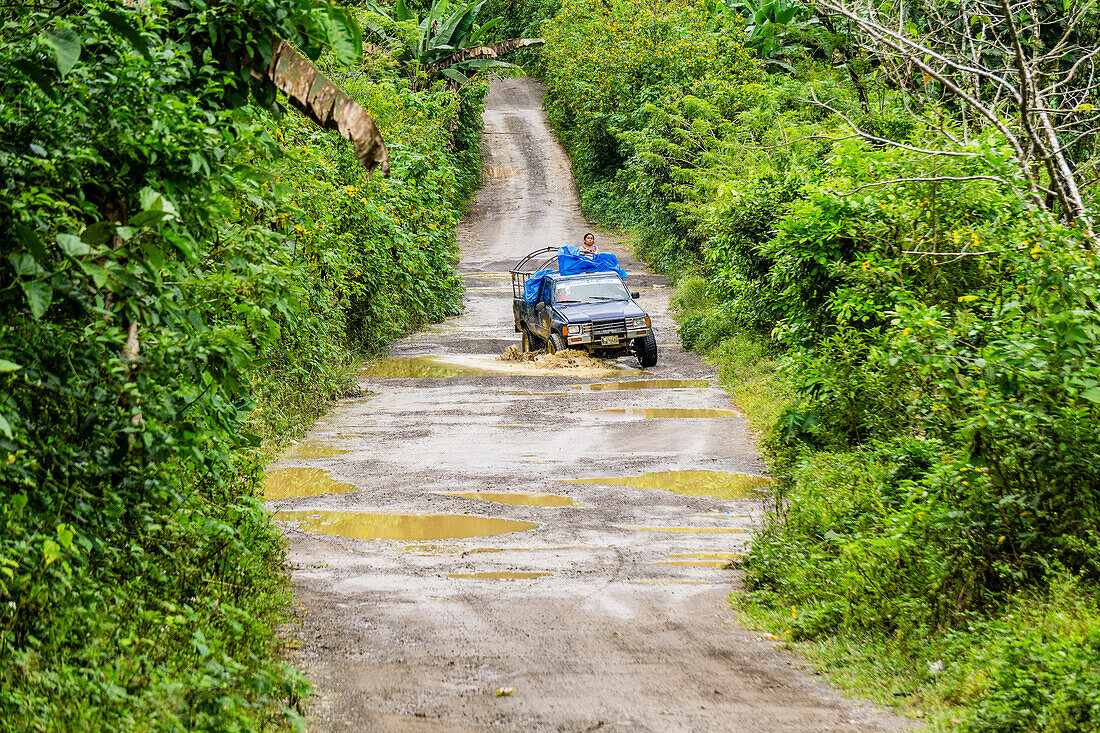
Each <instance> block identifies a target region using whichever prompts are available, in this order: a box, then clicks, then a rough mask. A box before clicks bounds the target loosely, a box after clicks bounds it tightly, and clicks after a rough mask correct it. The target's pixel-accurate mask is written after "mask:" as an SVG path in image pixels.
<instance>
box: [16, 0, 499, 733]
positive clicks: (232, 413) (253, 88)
mask: <svg viewBox="0 0 1100 733" xmlns="http://www.w3.org/2000/svg"><path fill="white" fill-rule="evenodd" d="M0 27H2V32H0V69H2V74H0V232H3V252H2V256H0V496H2V499H0V729H3V730H13V731H16V730H18V731H22V730H32V729H33V730H87V729H108V728H111V729H118V728H122V729H137V730H150V729H182V730H195V729H203V730H214V729H216V730H261V729H270V728H283V727H287V726H293V725H298V724H300V723H301V720H300V718H299V717H298V716H297V713H296V710H295V705H296V702H297V701H298V700H299V699H300V697H301V695H302V694H304V692H305V691H306V689H307V685H306V683H305V681H304V680H303V679H302V678H301V676H300V675H299V674H298V673H297V672H296V671H295V670H293V669H291V668H290V667H288V666H286V665H285V664H284V663H283V662H281V661H280V642H279V640H278V639H277V637H276V629H277V627H278V624H279V623H280V622H281V621H282V620H284V618H285V613H286V611H285V609H286V604H287V587H286V580H285V577H284V571H283V568H282V560H283V548H282V543H281V540H280V538H279V535H278V532H277V531H276V530H275V529H274V528H273V526H272V524H271V522H270V519H269V517H268V515H267V514H266V512H265V511H264V509H263V504H262V498H261V497H260V496H259V493H260V490H259V488H258V485H259V477H260V471H261V468H262V465H263V463H264V460H265V456H266V455H267V450H268V448H269V447H270V446H273V445H276V444H277V443H278V442H279V441H280V440H286V439H287V436H288V434H291V433H293V431H295V430H300V429H302V428H303V427H304V425H306V424H308V422H309V421H310V420H311V419H312V418H313V417H314V416H316V415H317V414H318V411H319V410H320V409H321V408H322V407H323V405H324V404H325V402H326V401H327V400H331V399H332V398H334V397H336V396H338V395H340V394H342V393H343V392H345V391H346V390H347V389H348V388H349V386H350V385H351V384H352V381H351V380H350V378H349V370H350V366H351V365H352V363H353V361H354V359H355V358H356V355H358V354H361V353H363V352H365V351H371V350H375V349H378V348H380V347H381V346H383V345H384V344H385V343H387V342H388V341H389V340H392V339H393V338H395V337H397V336H399V335H401V334H403V333H406V332H408V331H409V330H410V329H412V328H414V327H416V326H417V325H418V324H420V323H423V322H425V321H429V320H433V319H439V318H441V317H443V316H445V315H448V314H453V313H456V312H458V309H459V308H460V304H461V301H460V296H461V283H460V280H459V279H458V277H457V276H456V274H455V272H454V270H453V264H454V262H455V261H456V256H457V251H456V248H455V246H454V242H453V231H454V226H455V224H456V222H457V220H458V217H459V216H460V214H461V210H462V208H463V206H464V204H465V201H466V199H467V197H468V195H469V194H470V193H471V191H472V189H473V188H474V186H476V183H477V177H478V172H479V139H480V126H481V120H480V112H481V105H482V98H483V96H484V93H485V91H486V85H485V84H484V83H483V82H482V81H479V80H477V79H475V80H473V81H471V82H470V83H468V84H465V85H462V86H461V87H459V86H458V85H457V84H454V83H450V82H449V83H446V84H444V83H438V84H431V85H424V84H421V83H420V82H419V81H418V80H416V79H414V78H412V74H410V73H409V72H408V70H407V69H406V68H404V67H402V65H401V64H400V62H399V61H398V58H399V56H400V54H399V53H398V51H399V49H397V48H394V49H393V50H392V52H390V51H378V52H375V53H373V54H372V55H370V56H368V57H366V58H364V57H362V56H361V55H360V50H361V47H362V36H361V33H360V30H359V28H360V26H359V23H358V22H357V20H356V17H355V16H354V15H352V14H350V13H349V12H348V11H345V10H344V9H343V8H341V7H340V6H336V5H332V4H330V3H327V2H321V1H315V0H233V1H230V2H221V3H216V4H215V3H210V4H208V3H205V2H202V1H201V0H187V1H184V2H157V1H156V0H154V2H151V3H141V4H125V3H123V4H120V3H115V2H106V1H105V0H104V1H101V2H100V1H96V2H83V3H70V2H51V3H37V4H35V3H21V4H9V5H7V6H5V7H4V9H3V10H0ZM279 38H282V39H285V40H287V41H288V42H290V43H292V44H294V45H296V46H297V47H298V48H299V49H301V50H302V52H303V53H304V54H305V55H306V56H307V57H309V58H312V59H315V63H316V64H317V65H318V66H319V67H321V69H322V70H323V71H326V72H327V73H328V74H329V76H330V77H331V78H332V79H333V80H334V81H335V82H336V83H337V84H339V85H340V86H341V87H342V88H343V90H344V91H345V92H347V93H348V94H350V95H351V96H352V98H354V99H355V100H357V101H358V103H359V104H360V105H361V106H362V107H363V108H365V109H366V110H367V112H368V113H369V114H370V115H371V116H372V117H373V119H374V121H375V122H376V123H377V126H378V128H379V129H380V131H381V133H382V136H383V138H384V139H385V141H386V144H387V146H388V150H389V163H390V166H391V168H392V176H391V177H388V178H385V177H383V176H382V174H381V173H379V172H376V173H374V174H373V175H371V174H368V173H367V171H366V170H365V169H364V168H363V166H362V165H361V164H360V162H359V161H358V160H357V158H356V156H355V154H354V153H353V151H352V146H351V143H349V142H348V141H347V140H345V139H344V138H343V137H341V136H340V135H339V134H337V133H336V132H333V131H326V130H323V129H321V128H320V127H318V126H317V125H316V124H314V123H313V122H312V121H311V120H309V119H307V118H306V117H305V116H303V115H302V114H300V113H299V112H297V111H294V110H293V109H291V108H290V106H289V105H288V104H287V100H286V99H285V98H282V97H278V98H277V97H276V95H275V89H274V87H273V85H272V83H271V80H270V79H264V78H263V77H262V75H256V74H253V73H251V71H250V70H251V69H252V68H262V67H263V64H264V63H266V60H267V59H269V58H270V57H271V53H272V47H273V44H274V43H275V41H276V40H277V39H279ZM322 52H323V53H322Z"/></svg>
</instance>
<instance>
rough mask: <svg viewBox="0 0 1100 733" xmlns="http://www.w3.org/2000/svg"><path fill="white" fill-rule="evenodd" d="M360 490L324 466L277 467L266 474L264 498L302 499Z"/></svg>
mask: <svg viewBox="0 0 1100 733" xmlns="http://www.w3.org/2000/svg"><path fill="white" fill-rule="evenodd" d="M352 491H358V489H357V488H356V487H355V486H352V485H351V484H348V483H344V482H343V481H337V480H336V479H334V478H332V476H331V475H330V474H329V472H328V471H326V470H324V469H323V468H308V467H304V466H294V467H291V468H275V469H272V470H270V471H267V472H266V473H265V474H264V499H266V500H268V501H277V500H279V499H300V498H302V497H306V496H320V495H321V494H347V493H349V492H352Z"/></svg>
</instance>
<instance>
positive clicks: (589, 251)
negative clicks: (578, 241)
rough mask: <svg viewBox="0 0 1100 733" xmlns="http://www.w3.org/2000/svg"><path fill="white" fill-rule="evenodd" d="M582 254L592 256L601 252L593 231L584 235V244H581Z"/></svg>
mask: <svg viewBox="0 0 1100 733" xmlns="http://www.w3.org/2000/svg"><path fill="white" fill-rule="evenodd" d="M581 254H582V255H584V256H585V257H592V256H593V255H596V254H599V250H598V249H596V235H595V234H593V233H592V232H589V233H588V234H585V235H584V244H582V245H581Z"/></svg>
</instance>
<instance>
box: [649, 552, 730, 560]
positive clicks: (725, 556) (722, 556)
mask: <svg viewBox="0 0 1100 733" xmlns="http://www.w3.org/2000/svg"><path fill="white" fill-rule="evenodd" d="M665 557H691V558H695V559H697V560H740V559H741V558H743V557H744V555H743V554H742V553H740V552H673V553H669V554H668V555H665Z"/></svg>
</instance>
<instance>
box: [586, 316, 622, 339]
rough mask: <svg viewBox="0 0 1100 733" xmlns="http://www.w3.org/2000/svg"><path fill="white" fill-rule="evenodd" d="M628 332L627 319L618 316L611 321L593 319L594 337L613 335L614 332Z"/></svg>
mask: <svg viewBox="0 0 1100 733" xmlns="http://www.w3.org/2000/svg"><path fill="white" fill-rule="evenodd" d="M625 332H626V319H625V318H616V319H614V320H611V321H593V322H592V337H593V338H599V337H600V336H611V335H614V334H617V333H618V334H621V333H625Z"/></svg>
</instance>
